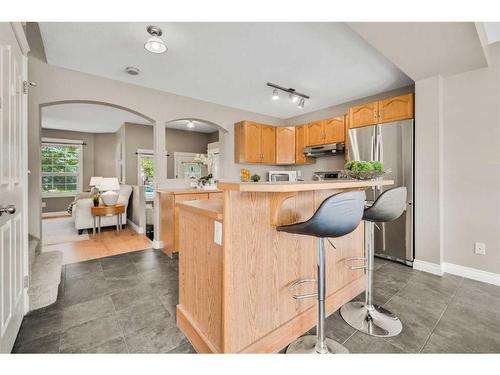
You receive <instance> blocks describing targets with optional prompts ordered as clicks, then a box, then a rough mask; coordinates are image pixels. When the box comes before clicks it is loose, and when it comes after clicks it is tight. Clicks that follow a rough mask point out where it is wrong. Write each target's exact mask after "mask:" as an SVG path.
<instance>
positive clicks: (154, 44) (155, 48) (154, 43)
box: [144, 25, 168, 53]
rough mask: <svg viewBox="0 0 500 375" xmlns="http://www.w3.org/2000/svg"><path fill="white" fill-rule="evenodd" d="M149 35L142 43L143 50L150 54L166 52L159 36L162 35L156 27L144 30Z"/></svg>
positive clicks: (165, 46)
mask: <svg viewBox="0 0 500 375" xmlns="http://www.w3.org/2000/svg"><path fill="white" fill-rule="evenodd" d="M146 30H147V31H148V33H149V35H151V38H149V39H148V40H147V41H146V43H144V48H146V50H148V51H149V52H151V53H163V52H166V51H167V49H168V48H167V45H166V44H165V42H164V41H163V39H162V38H160V36H161V35H162V34H163V32H162V31H161V29H160V28H159V27H158V26H153V25H149V26H148V27H147V29H146Z"/></svg>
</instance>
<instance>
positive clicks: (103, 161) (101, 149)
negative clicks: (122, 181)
mask: <svg viewBox="0 0 500 375" xmlns="http://www.w3.org/2000/svg"><path fill="white" fill-rule="evenodd" d="M116 143H117V134H116V133H96V134H94V176H102V177H117V174H116V153H115V149H116Z"/></svg>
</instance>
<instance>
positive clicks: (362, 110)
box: [349, 102, 378, 128]
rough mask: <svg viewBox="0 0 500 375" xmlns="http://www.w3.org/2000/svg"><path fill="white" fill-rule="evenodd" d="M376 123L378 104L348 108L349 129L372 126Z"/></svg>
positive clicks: (372, 103)
mask: <svg viewBox="0 0 500 375" xmlns="http://www.w3.org/2000/svg"><path fill="white" fill-rule="evenodd" d="M377 121H378V102H371V103H366V104H361V105H356V106H354V107H351V108H349V124H350V127H351V128H359V127H361V126H368V125H373V124H376V123H377Z"/></svg>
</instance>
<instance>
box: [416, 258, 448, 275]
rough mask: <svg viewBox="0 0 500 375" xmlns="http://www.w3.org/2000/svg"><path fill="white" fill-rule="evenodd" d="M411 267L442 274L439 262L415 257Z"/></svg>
mask: <svg viewBox="0 0 500 375" xmlns="http://www.w3.org/2000/svg"><path fill="white" fill-rule="evenodd" d="M413 268H415V269H416V270H419V271H424V272H428V273H432V274H433V275H438V276H443V269H442V268H441V265H440V264H436V263H431V262H426V261H423V260H418V259H415V260H414V261H413Z"/></svg>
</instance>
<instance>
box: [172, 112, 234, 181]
mask: <svg viewBox="0 0 500 375" xmlns="http://www.w3.org/2000/svg"><path fill="white" fill-rule="evenodd" d="M225 133H227V130H226V129H224V128H223V127H222V126H220V125H218V124H216V123H214V122H212V121H209V120H204V119H199V118H190V117H184V118H178V119H175V120H171V121H168V122H166V123H165V137H166V138H165V149H166V150H167V178H168V179H192V180H195V179H199V178H200V177H202V176H207V175H211V176H212V177H213V179H214V180H218V179H219V178H221V177H222V173H223V171H222V163H220V160H221V158H222V157H223V152H224V151H223V150H224V147H223V142H224V134H225ZM200 154H203V155H205V156H206V158H204V161H203V162H202V163H200V161H199V160H198V159H197V155H200Z"/></svg>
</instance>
